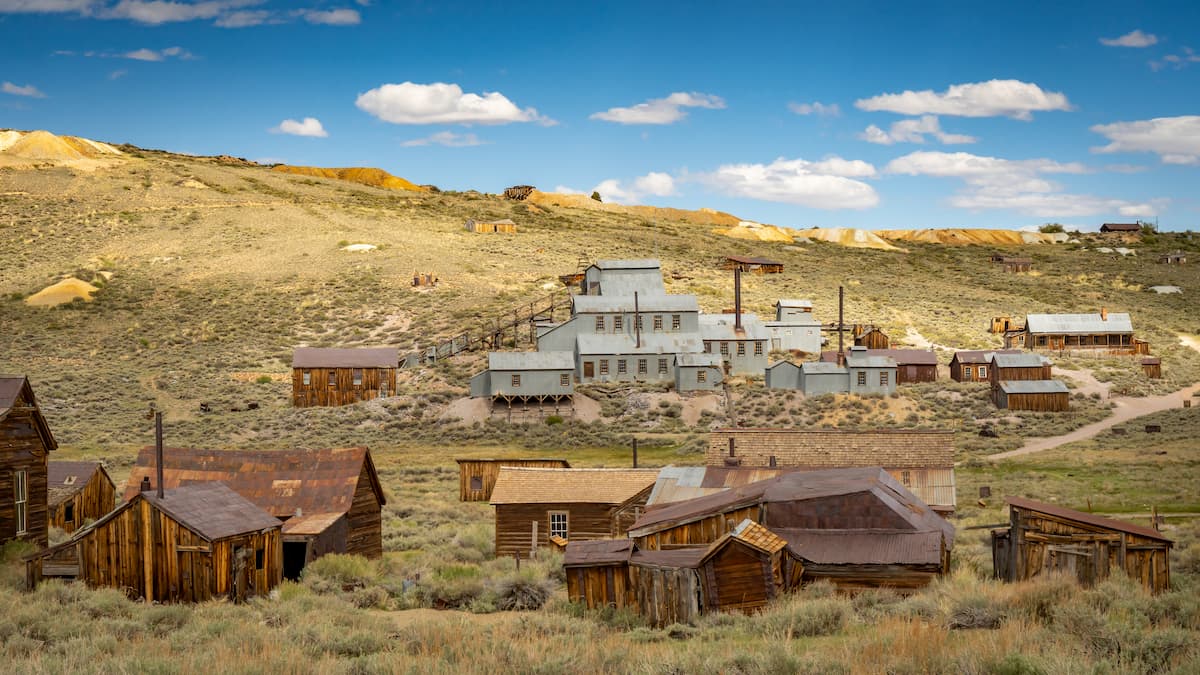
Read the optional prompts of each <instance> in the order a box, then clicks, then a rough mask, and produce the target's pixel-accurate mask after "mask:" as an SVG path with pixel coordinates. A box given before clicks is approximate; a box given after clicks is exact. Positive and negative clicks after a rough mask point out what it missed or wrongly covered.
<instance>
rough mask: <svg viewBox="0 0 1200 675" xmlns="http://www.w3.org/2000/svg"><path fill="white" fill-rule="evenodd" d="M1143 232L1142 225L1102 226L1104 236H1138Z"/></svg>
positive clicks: (1116, 224)
mask: <svg viewBox="0 0 1200 675" xmlns="http://www.w3.org/2000/svg"><path fill="white" fill-rule="evenodd" d="M1141 231H1142V224H1141V223H1104V224H1103V225H1101V226H1100V232H1101V233H1103V234H1138V233H1140V232H1141Z"/></svg>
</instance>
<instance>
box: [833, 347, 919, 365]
mask: <svg viewBox="0 0 1200 675" xmlns="http://www.w3.org/2000/svg"><path fill="white" fill-rule="evenodd" d="M856 353H859V354H866V356H868V357H872V356H874V357H881V358H891V359H892V360H893V361H895V362H896V365H898V366H936V365H937V364H938V357H937V354H936V353H934V352H932V351H929V350H926V349H867V350H865V351H859V352H856ZM847 355H849V352H847ZM821 361H823V362H825V363H837V352H836V351H833V352H821Z"/></svg>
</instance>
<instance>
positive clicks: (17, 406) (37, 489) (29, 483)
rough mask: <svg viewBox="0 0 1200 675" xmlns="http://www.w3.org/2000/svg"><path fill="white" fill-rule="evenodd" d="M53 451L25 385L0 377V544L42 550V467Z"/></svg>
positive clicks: (19, 378) (47, 428) (20, 380)
mask: <svg viewBox="0 0 1200 675" xmlns="http://www.w3.org/2000/svg"><path fill="white" fill-rule="evenodd" d="M56 448H58V443H57V442H56V441H55V440H54V436H53V435H52V434H51V433H50V426H49V425H48V424H46V418H45V417H44V416H43V415H42V410H41V408H39V407H38V404H37V400H36V399H35V398H34V396H33V387H31V386H30V385H29V380H28V379H26V378H25V377H24V376H21V375H17V376H7V375H0V544H3V543H4V542H6V541H10V540H12V539H22V540H24V541H28V542H31V543H34V544H40V545H42V546H45V545H46V541H47V539H46V523H47V521H48V519H47V517H46V512H47V507H46V498H47V488H46V478H47V476H46V462H47V458H48V457H49V456H50V453H51V452H52V451H54V450H55V449H56Z"/></svg>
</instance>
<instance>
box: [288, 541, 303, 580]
mask: <svg viewBox="0 0 1200 675" xmlns="http://www.w3.org/2000/svg"><path fill="white" fill-rule="evenodd" d="M306 562H308V542H307V541H285V542H283V578H284V579H288V580H291V581H298V580H299V579H300V573H301V572H303V571H304V564H305V563H306Z"/></svg>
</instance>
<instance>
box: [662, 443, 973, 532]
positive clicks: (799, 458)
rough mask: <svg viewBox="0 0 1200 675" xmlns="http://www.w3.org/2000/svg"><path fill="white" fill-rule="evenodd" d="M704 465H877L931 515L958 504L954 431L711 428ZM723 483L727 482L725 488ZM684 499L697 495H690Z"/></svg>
mask: <svg viewBox="0 0 1200 675" xmlns="http://www.w3.org/2000/svg"><path fill="white" fill-rule="evenodd" d="M704 461H705V464H707V465H708V466H709V470H710V471H711V470H712V467H725V468H735V467H740V468H742V469H747V470H748V469H750V468H755V469H759V470H762V469H777V470H793V469H798V470H804V471H812V470H814V469H834V468H847V467H872V466H882V467H883V468H884V470H885V471H887V472H888V474H890V475H891V477H892V478H894V479H895V480H897V481H899V482H900V484H901V485H903V486H904V488H905V489H906V490H909V491H911V492H912V493H913V494H914V495H916V497H917V498H918V499H920V500H921V501H922V502H924V503H926V504H928V505H929V506H930V508H932V509H933V510H934V511H937V512H938V513H942V514H948V513H953V512H954V509H955V506H956V504H957V499H956V494H955V479H954V432H953V431H909V430H899V429H887V430H875V431H846V430H840V429H753V428H736V429H715V430H714V431H712V433H710V434H709V440H708V450H707V452H706V455H705V460H704ZM665 471H667V469H664V472H665ZM755 477H756V478H757V480H762V479H765V478H770V477H772V476H765V475H764V476H761V477H757V476H755ZM737 480H738V477H736V476H735V477H732V478H730V477H725V476H723V475H722V474H720V473H714V474H713V475H711V476H710V475H704V476H700V477H698V478H693V479H691V480H690V481H688V482H689V483H692V484H698V486H700V487H703V488H710V489H711V491H713V492H716V491H719V490H717V489H716V488H720V489H726V488H730V487H740V486H742V485H745V484H746V481H745V480H742V482H734V481H737ZM660 482H662V481H660ZM727 482H728V483H730V484H728V485H724V483H727ZM656 491H657V486H656ZM688 496H701V494H700V493H698V492H694V491H693V493H692V494H689V495H688ZM654 500H655V497H652V498H651V501H652V503H656V504H657V503H661V501H654ZM662 501H665V500H662Z"/></svg>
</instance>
